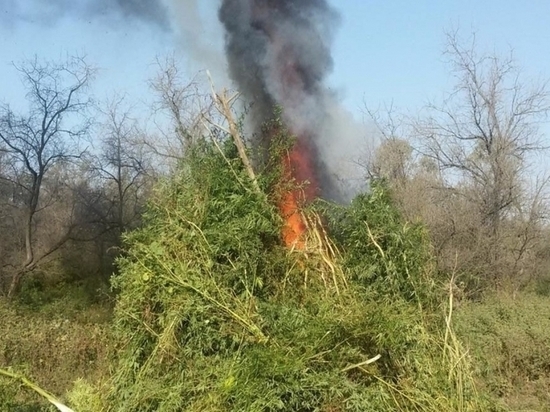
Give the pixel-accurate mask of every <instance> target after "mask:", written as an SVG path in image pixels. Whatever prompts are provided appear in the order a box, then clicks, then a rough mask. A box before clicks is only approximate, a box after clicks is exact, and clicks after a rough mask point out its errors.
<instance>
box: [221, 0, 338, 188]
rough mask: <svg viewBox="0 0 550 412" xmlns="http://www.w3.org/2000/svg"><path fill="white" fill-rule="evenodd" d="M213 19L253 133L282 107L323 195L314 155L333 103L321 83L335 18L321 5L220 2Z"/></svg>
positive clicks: (315, 0)
mask: <svg viewBox="0 0 550 412" xmlns="http://www.w3.org/2000/svg"><path fill="white" fill-rule="evenodd" d="M218 16H219V19H220V21H221V22H222V24H223V26H224V27H225V30H226V39H225V40H226V42H225V44H226V55H227V60H228V65H229V71H230V77H231V78H232V79H233V80H234V81H235V83H236V85H237V87H238V89H239V91H240V92H241V93H242V94H243V96H244V98H245V99H246V100H247V101H248V102H249V103H250V105H251V114H252V118H253V121H254V124H255V126H256V130H257V131H258V132H259V128H260V125H261V124H262V123H263V122H265V121H267V120H269V119H270V117H272V116H273V112H274V108H275V107H276V106H279V107H281V108H282V110H283V119H284V122H285V123H286V125H287V126H288V127H289V129H290V130H291V131H292V133H293V134H295V135H296V136H297V137H298V139H302V140H307V141H306V142H303V144H305V145H307V146H309V147H310V148H311V151H312V152H314V157H315V162H316V163H317V165H316V166H317V167H316V169H317V170H316V173H317V178H318V179H319V180H320V181H321V182H320V183H321V184H322V185H324V186H325V187H324V188H323V189H324V192H325V195H327V192H329V191H330V190H331V189H330V186H331V184H330V182H329V180H330V179H328V177H327V176H328V173H326V171H325V168H324V167H323V164H322V162H321V160H320V159H321V157H320V156H318V155H317V153H319V152H320V151H321V147H320V145H321V143H320V142H321V136H322V135H323V133H324V132H323V130H322V128H323V127H324V125H326V122H325V120H326V118H327V116H328V111H329V108H330V105H331V103H330V102H332V101H334V99H332V97H331V95H330V93H329V91H328V89H327V88H326V86H325V83H324V82H325V79H326V77H327V75H328V74H329V73H330V72H331V70H332V67H333V62H332V57H331V52H330V45H331V41H332V33H333V29H334V27H335V26H336V25H337V23H338V21H339V17H338V15H337V13H336V12H335V10H334V9H332V8H331V7H330V6H329V4H328V3H327V1H326V0H223V1H222V4H221V6H220V9H219V13H218ZM258 135H261V134H260V133H258ZM260 144H261V145H262V146H263V145H269V142H265V141H261V142H260ZM329 196H331V195H330V194H329ZM331 197H333V196H331Z"/></svg>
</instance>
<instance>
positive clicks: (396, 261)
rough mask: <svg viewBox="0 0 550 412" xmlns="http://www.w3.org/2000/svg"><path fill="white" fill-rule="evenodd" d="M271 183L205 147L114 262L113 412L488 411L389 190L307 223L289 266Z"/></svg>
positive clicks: (270, 177)
mask: <svg viewBox="0 0 550 412" xmlns="http://www.w3.org/2000/svg"><path fill="white" fill-rule="evenodd" d="M276 181H277V173H276V172H273V173H271V174H265V175H260V176H259V177H258V183H259V187H260V189H261V190H257V186H256V185H255V184H252V183H251V181H250V179H249V175H248V174H247V173H246V171H245V170H244V168H243V166H242V162H241V160H240V158H239V156H238V154H237V150H236V148H235V147H234V146H233V144H232V143H231V142H230V141H228V142H225V143H219V144H213V143H209V142H204V141H203V142H200V143H198V144H197V145H196V146H195V147H194V148H193V149H192V150H191V151H190V152H189V154H188V156H187V158H186V159H185V160H184V161H183V162H182V163H181V165H180V167H179V170H178V172H177V173H176V174H175V175H174V177H173V178H171V179H170V180H168V181H165V182H164V183H162V184H161V185H160V187H159V188H158V191H157V193H156V196H155V200H153V201H152V202H151V204H150V206H149V209H148V212H147V213H146V217H145V225H144V226H143V228H142V229H139V230H137V231H135V232H133V233H131V234H129V235H128V236H127V239H126V254H125V256H124V257H123V258H122V259H121V260H120V261H119V265H120V275H118V276H117V277H116V279H115V288H116V289H117V291H118V293H119V297H118V304H117V307H116V309H115V321H114V334H115V353H116V359H115V360H114V362H115V363H114V365H113V370H114V374H113V376H112V381H111V384H110V388H111V389H110V391H109V392H108V393H107V394H106V396H105V398H104V399H102V402H103V404H104V405H105V408H106V409H108V410H112V411H124V412H131V411H141V412H147V411H151V412H152V411H156V412H172V411H174V412H175V411H197V412H199V411H200V412H208V411H258V412H259V411H262V412H266V411H289V412H290V411H303V412H306V411H311V412H313V411H326V412H329V411H330V412H336V411H437V412H441V411H481V410H492V409H491V408H490V407H489V406H488V404H487V403H485V402H484V401H483V399H482V397H481V396H480V395H479V394H478V393H476V390H475V388H474V385H473V381H472V379H471V377H470V370H469V365H468V357H467V356H465V355H464V353H463V352H462V350H461V347H460V344H459V343H458V341H457V340H456V338H455V337H454V335H453V333H452V329H451V328H450V319H448V318H449V317H450V314H451V311H450V310H447V311H446V310H445V307H446V306H445V304H444V302H445V301H444V300H443V299H442V300H441V301H440V300H439V299H438V297H437V296H438V294H442V293H441V290H440V287H439V286H438V283H437V281H436V280H435V279H434V276H435V275H434V271H433V270H432V263H431V258H430V256H431V254H430V247H429V242H428V240H427V237H426V234H425V231H424V229H423V227H421V226H419V225H411V224H408V223H405V222H404V221H403V220H402V219H401V217H400V215H399V213H398V212H397V211H396V209H395V208H394V207H393V205H392V203H391V201H390V196H389V194H388V192H387V190H386V189H385V187H384V185H383V184H382V183H377V184H375V185H373V186H372V188H371V190H370V192H369V193H368V194H363V195H360V196H358V197H357V198H356V199H355V200H354V201H353V202H352V204H351V205H349V206H335V205H330V204H326V203H321V204H320V205H316V206H315V207H312V208H310V210H306V211H304V214H305V216H307V217H308V219H307V220H308V221H309V222H310V223H311V225H312V228H311V229H312V230H311V235H310V239H309V240H308V242H307V246H306V248H305V249H304V250H288V249H287V248H285V247H284V246H283V245H282V242H281V238H280V233H281V226H282V224H283V222H282V219H281V218H280V216H279V213H278V210H277V208H276V207H275V206H274V205H275V204H276V194H274V193H276V192H277V191H276V190H274V187H276V186H277V185H276V184H275V182H276ZM318 216H323V218H322V219H320V218H319V217H318ZM321 221H323V225H322V226H323V227H324V229H323V228H322V227H321V225H320V223H319V222H321ZM447 309H448V308H447ZM446 317H447V319H446ZM87 403H88V404H97V402H95V403H93V402H83V403H82V405H78V408H79V409H77V407H76V406H75V410H78V411H80V412H85V411H86V410H87V409H86V404H87Z"/></svg>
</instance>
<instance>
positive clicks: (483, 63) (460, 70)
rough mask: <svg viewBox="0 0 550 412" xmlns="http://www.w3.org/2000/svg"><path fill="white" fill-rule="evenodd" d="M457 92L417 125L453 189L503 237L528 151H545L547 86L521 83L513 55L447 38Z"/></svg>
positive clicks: (520, 193) (453, 35) (518, 194)
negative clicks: (463, 187) (464, 185)
mask: <svg viewBox="0 0 550 412" xmlns="http://www.w3.org/2000/svg"><path fill="white" fill-rule="evenodd" d="M446 55H447V56H448V58H449V60H450V63H451V65H452V67H453V74H454V76H455V78H456V81H457V83H456V87H455V89H454V90H453V92H452V93H451V94H450V95H449V96H448V98H447V99H446V100H445V101H444V102H443V104H442V105H441V106H438V105H430V106H429V107H428V117H427V118H425V119H421V120H419V121H417V122H416V124H415V131H416V134H417V135H418V136H419V137H420V139H421V142H422V143H421V144H422V145H423V149H424V153H425V154H426V155H427V156H429V157H431V158H433V159H434V160H435V161H436V162H437V164H438V166H439V167H440V168H441V170H442V171H444V172H446V175H447V177H448V179H449V180H450V182H451V184H452V185H453V186H456V185H455V183H456V182H457V181H465V182H468V186H469V187H470V188H472V187H473V189H474V190H468V191H465V192H463V194H464V195H466V196H469V197H470V200H471V201H472V202H473V204H476V205H477V207H478V208H479V211H480V212H481V214H482V216H483V224H484V225H485V227H486V228H487V229H488V230H489V232H490V233H491V234H492V235H493V236H494V237H498V232H499V228H500V224H501V222H502V220H503V219H504V217H505V216H506V214H507V213H508V212H510V211H511V209H512V206H513V204H514V203H518V202H519V199H520V198H521V197H522V196H523V195H524V192H523V188H522V178H523V176H522V173H523V172H524V171H525V169H526V163H525V160H526V156H527V155H528V154H529V152H532V151H534V150H538V149H541V148H542V145H541V136H540V133H539V130H538V126H539V124H540V122H541V120H543V119H544V118H545V117H546V116H547V114H548V112H549V109H550V106H549V102H548V91H547V88H546V84H532V85H530V84H527V83H523V82H522V80H521V76H520V74H521V73H520V70H519V69H518V68H517V67H516V65H515V62H514V60H513V57H512V56H509V57H504V58H502V57H500V56H497V55H480V54H478V52H477V50H476V44H475V36H474V40H473V42H472V44H471V45H469V46H468V47H465V46H463V45H462V43H461V42H460V40H459V38H458V35H457V33H449V34H448V35H447V51H446Z"/></svg>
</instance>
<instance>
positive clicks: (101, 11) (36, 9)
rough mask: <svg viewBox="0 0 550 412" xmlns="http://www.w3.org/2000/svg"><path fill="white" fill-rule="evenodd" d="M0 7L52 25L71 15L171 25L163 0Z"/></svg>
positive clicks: (54, 0) (37, 0)
mask: <svg viewBox="0 0 550 412" xmlns="http://www.w3.org/2000/svg"><path fill="white" fill-rule="evenodd" d="M2 1H3V2H4V1H6V0H2ZM0 10H1V11H2V12H3V14H4V15H5V16H10V18H11V19H12V20H13V21H15V22H17V21H32V22H39V23H43V24H48V25H51V24H52V23H55V22H57V21H58V20H59V19H61V18H63V17H68V16H71V17H76V18H78V19H87V20H95V19H102V18H106V19H111V18H113V17H114V18H116V19H118V20H119V21H125V20H126V21H130V20H140V21H143V22H145V23H148V24H153V25H155V26H156V27H158V28H160V29H162V30H167V29H169V27H170V26H169V19H168V15H167V13H166V9H165V7H164V6H163V5H162V3H161V2H160V0H48V1H45V0H19V1H18V2H15V1H11V0H7V2H6V5H3V6H2V8H1V9H0Z"/></svg>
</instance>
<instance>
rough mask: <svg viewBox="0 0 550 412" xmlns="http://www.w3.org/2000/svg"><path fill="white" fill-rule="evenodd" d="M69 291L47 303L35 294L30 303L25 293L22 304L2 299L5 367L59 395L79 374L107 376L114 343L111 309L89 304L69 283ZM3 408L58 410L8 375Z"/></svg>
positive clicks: (0, 354) (1, 359)
mask: <svg viewBox="0 0 550 412" xmlns="http://www.w3.org/2000/svg"><path fill="white" fill-rule="evenodd" d="M63 290H64V291H66V292H67V294H66V295H65V296H64V297H63V298H62V299H58V300H53V299H48V300H47V303H43V302H44V300H42V299H37V300H35V299H34V298H33V299H32V300H31V301H28V300H26V299H25V298H24V297H23V295H21V298H22V300H21V301H16V302H13V301H12V302H7V301H5V300H2V299H0V319H2V334H0V368H7V367H10V368H12V370H13V371H14V372H17V373H19V374H23V375H25V376H28V377H29V378H30V379H32V380H33V381H36V383H37V384H38V385H39V386H41V387H44V388H47V389H48V390H49V391H51V392H52V393H55V394H59V395H62V394H63V393H65V391H66V390H68V389H69V388H70V387H71V386H72V383H73V381H74V380H76V379H77V378H79V377H84V376H85V377H86V378H87V379H89V381H90V382H93V383H94V384H95V383H96V382H97V381H98V380H101V379H102V378H103V377H106V375H107V374H108V364H107V360H108V359H107V350H108V346H109V343H110V340H109V332H108V327H109V324H108V321H109V320H110V309H109V308H108V307H103V306H86V305H85V304H84V303H82V302H81V301H80V299H81V298H82V295H81V294H80V293H79V292H78V291H79V288H78V287H76V288H74V289H71V288H70V287H68V286H65V287H64V289H63ZM70 292H74V294H71V293H70ZM40 294H47V292H46V291H45V290H44V291H41V292H40ZM37 302H42V303H43V304H40V305H38V304H37ZM65 308H66V309H65ZM0 410H2V411H4V410H6V411H29V412H30V411H50V410H52V409H50V408H49V406H48V404H47V402H45V401H44V400H42V399H40V398H39V397H37V396H36V395H35V394H33V393H32V392H30V391H28V390H23V389H22V388H21V387H20V386H19V385H15V384H14V383H13V381H12V382H8V381H7V380H6V379H2V380H0Z"/></svg>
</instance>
